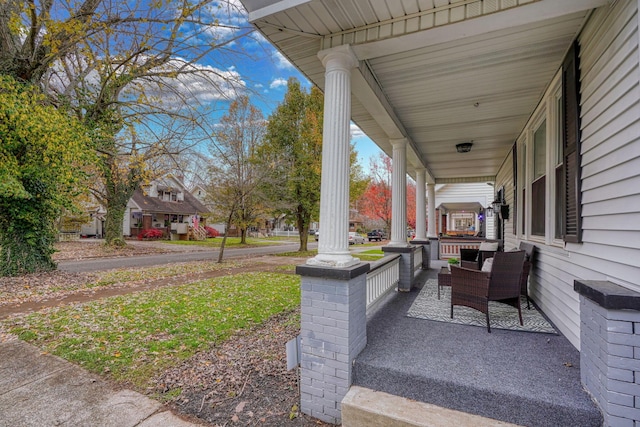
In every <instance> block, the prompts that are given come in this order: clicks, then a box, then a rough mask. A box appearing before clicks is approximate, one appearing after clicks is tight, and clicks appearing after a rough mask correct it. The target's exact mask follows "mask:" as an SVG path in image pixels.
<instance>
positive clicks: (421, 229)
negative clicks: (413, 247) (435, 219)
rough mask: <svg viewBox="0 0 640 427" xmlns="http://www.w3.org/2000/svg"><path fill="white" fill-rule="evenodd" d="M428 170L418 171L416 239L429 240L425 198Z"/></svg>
mask: <svg viewBox="0 0 640 427" xmlns="http://www.w3.org/2000/svg"><path fill="white" fill-rule="evenodd" d="M426 172H427V170H426V169H416V237H415V240H426V239H427V201H426V198H425V182H426Z"/></svg>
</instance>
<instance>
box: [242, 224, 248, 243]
mask: <svg viewBox="0 0 640 427" xmlns="http://www.w3.org/2000/svg"><path fill="white" fill-rule="evenodd" d="M240 244H241V245H246V244H247V229H246V227H245V228H241V229H240Z"/></svg>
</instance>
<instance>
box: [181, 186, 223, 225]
mask: <svg viewBox="0 0 640 427" xmlns="http://www.w3.org/2000/svg"><path fill="white" fill-rule="evenodd" d="M189 192H190V193H191V194H192V195H193V197H195V198H196V199H198V200H199V201H200V203H202V204H203V205H204V206H205V207H206V208H207V209H208V210H209V215H205V217H206V218H207V225H208V226H209V227H212V228H214V229H216V230H217V231H218V233H220V235H223V234H225V230H226V224H224V223H223V222H215V223H214V222H212V221H211V218H210V216H211V214H212V213H213V212H214V209H213V206H212V205H211V202H210V201H209V199H208V193H207V190H206V189H205V188H204V186H202V185H201V184H197V185H195V186H194V187H193V188H191V190H189Z"/></svg>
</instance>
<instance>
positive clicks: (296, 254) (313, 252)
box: [274, 249, 318, 257]
mask: <svg viewBox="0 0 640 427" xmlns="http://www.w3.org/2000/svg"><path fill="white" fill-rule="evenodd" d="M317 254H318V250H317V249H312V250H310V251H303V252H297V251H294V252H282V253H279V254H274V255H276V256H289V257H312V256H316V255H317Z"/></svg>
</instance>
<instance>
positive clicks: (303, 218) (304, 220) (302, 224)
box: [296, 207, 310, 252]
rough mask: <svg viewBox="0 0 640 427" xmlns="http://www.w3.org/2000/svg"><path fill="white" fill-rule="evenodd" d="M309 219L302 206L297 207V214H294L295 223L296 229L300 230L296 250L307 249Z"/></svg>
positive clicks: (304, 250)
mask: <svg viewBox="0 0 640 427" xmlns="http://www.w3.org/2000/svg"><path fill="white" fill-rule="evenodd" d="M309 219H310V217H309V216H308V215H305V214H304V211H303V210H302V208H301V207H298V214H297V215H296V223H297V226H298V231H299V232H300V247H299V248H298V252H306V251H307V250H308V246H307V243H308V241H309V236H308V234H309V222H310V221H309Z"/></svg>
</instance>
